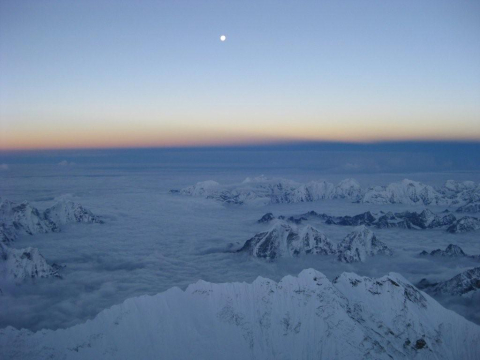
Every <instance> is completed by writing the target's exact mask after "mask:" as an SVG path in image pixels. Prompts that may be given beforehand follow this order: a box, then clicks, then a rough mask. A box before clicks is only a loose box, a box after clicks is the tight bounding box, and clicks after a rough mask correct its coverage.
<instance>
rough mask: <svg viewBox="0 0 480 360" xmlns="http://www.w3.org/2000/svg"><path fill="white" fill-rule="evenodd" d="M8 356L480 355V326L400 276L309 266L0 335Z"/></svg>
mask: <svg viewBox="0 0 480 360" xmlns="http://www.w3.org/2000/svg"><path fill="white" fill-rule="evenodd" d="M0 353H1V354H2V355H3V358H4V359H25V360H27V359H47V358H48V359H66V360H68V359H116V360H121V359H144V360H148V359H162V360H169V359H198V360H202V359H208V360H215V359H226V358H228V359H232V360H235V359H242V360H244V359H272V360H273V359H275V360H282V359H352V360H353V359H392V358H393V359H437V360H442V359H444V360H446V359H463V360H473V359H478V358H480V327H479V326H477V325H475V324H473V323H470V322H468V321H467V320H465V319H464V318H462V317H461V316H459V315H457V314H455V313H454V312H452V311H449V310H446V309H444V308H443V307H442V306H441V305H439V304H438V303H437V302H436V301H435V300H433V299H432V298H430V297H429V296H428V295H426V294H424V293H422V292H420V291H418V290H417V289H416V288H415V287H413V286H412V285H411V284H410V283H408V281H406V280H405V279H404V278H403V277H402V276H400V275H398V274H395V273H391V274H389V275H387V276H384V277H381V278H378V279H371V278H367V277H360V276H358V275H356V274H352V273H343V274H342V275H341V276H339V277H338V278H337V279H336V280H334V281H333V282H330V281H329V280H328V279H327V278H326V277H325V276H324V275H323V274H322V273H320V272H318V271H315V270H313V269H309V270H304V271H302V272H301V273H300V274H299V275H298V277H293V276H286V277H285V278H283V279H282V280H281V281H280V282H278V283H276V282H274V281H272V280H269V279H264V278H258V279H257V280H255V281H254V282H253V283H252V284H247V283H225V284H212V283H207V282H204V281H199V282H198V283H196V284H194V285H190V286H189V287H188V288H187V289H186V291H185V292H183V291H181V290H180V289H178V288H172V289H170V290H168V291H166V292H164V293H160V294H158V295H155V296H141V297H137V298H132V299H129V300H127V301H125V302H124V303H123V304H121V305H117V306H113V307H112V308H110V309H107V310H104V311H102V312H101V313H100V314H99V315H98V316H97V317H96V318H95V319H93V320H91V321H87V322H86V323H84V324H81V325H77V326H74V327H71V328H68V329H62V330H56V331H51V330H42V331H39V332H36V333H32V332H30V331H28V330H16V329H14V328H12V327H8V328H5V329H2V330H0Z"/></svg>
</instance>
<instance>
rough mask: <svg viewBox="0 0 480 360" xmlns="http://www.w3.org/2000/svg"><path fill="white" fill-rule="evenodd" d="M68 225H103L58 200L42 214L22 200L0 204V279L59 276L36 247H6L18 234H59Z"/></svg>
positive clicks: (18, 281) (3, 201)
mask: <svg viewBox="0 0 480 360" xmlns="http://www.w3.org/2000/svg"><path fill="white" fill-rule="evenodd" d="M71 222H84V223H103V221H102V220H101V219H100V218H99V217H98V216H95V215H93V214H92V213H91V212H90V211H89V210H87V209H85V208H84V207H83V206H81V205H79V204H76V203H74V202H72V201H67V200H61V201H58V202H57V203H55V205H53V206H52V207H50V208H48V209H46V210H45V211H43V212H41V211H39V210H38V209H37V208H35V207H33V206H31V205H30V204H29V203H28V202H26V201H24V202H23V203H21V204H15V203H13V202H11V201H8V200H1V201H0V279H1V280H4V281H9V282H15V283H20V282H22V281H24V280H26V279H34V278H46V277H60V276H59V275H58V273H57V267H55V266H53V265H52V266H50V265H49V264H48V263H47V261H46V260H45V258H44V257H43V256H42V255H41V254H40V253H39V251H38V249H36V248H31V247H29V248H26V249H14V248H11V247H9V246H8V245H7V244H10V243H11V242H12V241H14V240H15V239H16V237H17V235H18V234H29V235H33V234H36V233H48V232H59V231H60V227H61V225H64V224H67V223H71Z"/></svg>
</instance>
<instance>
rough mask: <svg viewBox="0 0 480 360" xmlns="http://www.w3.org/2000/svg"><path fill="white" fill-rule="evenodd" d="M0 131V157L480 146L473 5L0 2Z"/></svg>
mask: <svg viewBox="0 0 480 360" xmlns="http://www.w3.org/2000/svg"><path fill="white" fill-rule="evenodd" d="M222 34H224V35H226V36H227V40H226V41H225V42H221V41H220V39H219V37H220V35H222ZM0 132H1V135H0V149H21V148H75V147H142V146H184V145H189V146H198V145H219V144H220V145H225V144H242V143H264V142H267V143H268V142H275V141H288V140H294V141H299V140H300V141H301V140H309V141H312V140H328V141H381V140H412V139H413V140H415V139H431V140H439V139H440V140H443V139H457V140H463V139H465V140H480V1H472V0H470V1H462V0H456V1H453V0H452V1H441V0H432V1H421V0H415V1H405V0H403V1H385V0H382V1H362V0H355V1H338V0H336V1H298V0H297V1H278V0H277V1H263V0H255V1H250V0H246V1H225V0H224V1H220V0H213V1H199V0H197V1H168V0H164V1H104V0H95V1H89V0H82V1H68V0H62V1H60V0H56V1H49V0H35V1H5V0H1V1H0Z"/></svg>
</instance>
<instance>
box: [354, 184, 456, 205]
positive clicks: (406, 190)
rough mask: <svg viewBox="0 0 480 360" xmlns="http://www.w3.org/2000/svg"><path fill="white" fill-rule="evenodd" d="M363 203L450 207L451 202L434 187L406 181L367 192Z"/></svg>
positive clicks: (374, 188)
mask: <svg viewBox="0 0 480 360" xmlns="http://www.w3.org/2000/svg"><path fill="white" fill-rule="evenodd" d="M361 202H363V203H372V204H412V205H413V204H421V205H448V204H450V201H449V200H448V199H446V198H445V197H444V196H443V195H442V194H441V193H439V192H438V191H436V190H435V189H434V188H433V187H432V186H430V185H425V184H422V183H421V182H418V181H413V180H408V179H405V180H403V181H400V182H396V183H391V184H390V185H388V186H386V187H385V186H376V187H373V188H370V189H368V190H367V192H366V193H365V195H364V196H363V198H362V200H361Z"/></svg>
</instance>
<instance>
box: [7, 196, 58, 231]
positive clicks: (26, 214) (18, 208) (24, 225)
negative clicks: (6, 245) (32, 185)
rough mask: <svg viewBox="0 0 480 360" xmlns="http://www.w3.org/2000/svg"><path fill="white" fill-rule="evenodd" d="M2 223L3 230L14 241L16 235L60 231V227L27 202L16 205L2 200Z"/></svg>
mask: <svg viewBox="0 0 480 360" xmlns="http://www.w3.org/2000/svg"><path fill="white" fill-rule="evenodd" d="M0 223H1V224H2V228H3V229H5V230H7V231H9V232H10V233H11V234H12V237H11V238H10V239H9V240H10V241H13V240H14V238H15V234H16V233H23V234H29V235H32V234H36V233H47V232H55V231H59V228H58V226H57V225H56V224H55V223H54V222H52V221H51V220H50V219H48V218H46V217H45V214H44V213H42V212H40V211H39V210H38V209H36V208H34V207H33V206H31V205H30V204H29V203H28V202H27V201H24V202H23V203H21V204H15V203H13V202H11V201H9V200H5V199H2V200H1V202H0Z"/></svg>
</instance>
